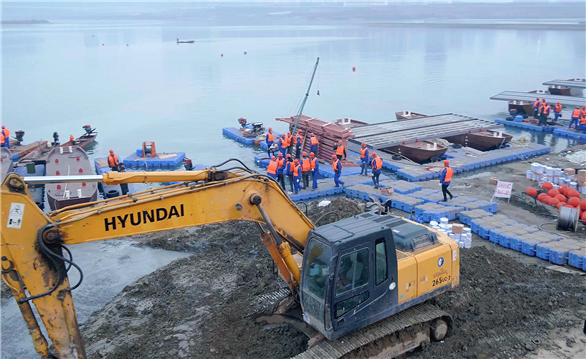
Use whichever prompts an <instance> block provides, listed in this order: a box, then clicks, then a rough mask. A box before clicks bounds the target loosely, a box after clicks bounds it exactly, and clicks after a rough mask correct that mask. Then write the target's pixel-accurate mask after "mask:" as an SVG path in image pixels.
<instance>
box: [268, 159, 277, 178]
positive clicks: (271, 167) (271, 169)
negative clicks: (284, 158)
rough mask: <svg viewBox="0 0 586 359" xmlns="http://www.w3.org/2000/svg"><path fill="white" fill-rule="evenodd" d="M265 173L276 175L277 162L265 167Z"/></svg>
mask: <svg viewBox="0 0 586 359" xmlns="http://www.w3.org/2000/svg"><path fill="white" fill-rule="evenodd" d="M267 173H270V174H272V175H274V174H277V161H271V162H269V166H268V167H267Z"/></svg>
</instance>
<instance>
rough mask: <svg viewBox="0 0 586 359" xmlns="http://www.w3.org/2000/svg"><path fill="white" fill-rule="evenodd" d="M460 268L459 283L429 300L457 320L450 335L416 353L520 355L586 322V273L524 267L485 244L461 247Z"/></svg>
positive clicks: (429, 355)
mask: <svg viewBox="0 0 586 359" xmlns="http://www.w3.org/2000/svg"><path fill="white" fill-rule="evenodd" d="M460 268H461V269H460V270H461V276H460V286H459V287H458V288H457V289H455V290H454V291H451V292H449V293H446V294H443V295H441V296H439V297H437V298H435V299H432V301H431V302H432V303H435V304H436V305H438V306H439V307H441V308H442V309H444V310H445V311H447V312H448V313H450V315H451V316H452V318H453V319H454V328H453V331H452V333H451V335H450V337H449V338H447V339H446V340H445V341H444V342H441V343H433V344H431V345H430V346H429V347H428V348H426V350H425V351H423V352H420V353H415V355H414V356H416V357H421V358H519V357H523V356H525V355H527V354H528V353H531V352H534V351H536V350H537V349H540V348H543V347H545V348H547V347H548V346H550V345H551V343H552V336H559V335H562V336H563V335H565V334H564V333H565V331H567V330H568V329H570V328H576V327H579V326H581V324H583V323H584V319H585V318H586V278H585V277H584V276H579V275H571V274H566V273H560V272H557V271H552V270H547V269H544V268H543V267H539V266H536V265H525V264H522V263H519V262H518V261H516V260H515V259H513V258H511V257H509V256H507V255H503V254H500V253H496V252H494V251H491V250H489V249H487V248H484V247H475V248H472V249H466V250H462V251H461V262H460ZM554 331H556V332H557V333H556V332H554ZM581 345H583V343H582V344H581Z"/></svg>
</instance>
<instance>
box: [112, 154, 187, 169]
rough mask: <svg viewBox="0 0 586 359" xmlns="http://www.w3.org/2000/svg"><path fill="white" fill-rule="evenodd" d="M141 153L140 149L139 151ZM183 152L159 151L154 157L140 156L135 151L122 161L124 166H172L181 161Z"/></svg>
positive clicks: (152, 167) (148, 167)
mask: <svg viewBox="0 0 586 359" xmlns="http://www.w3.org/2000/svg"><path fill="white" fill-rule="evenodd" d="M141 154H142V151H141ZM173 154H174V155H175V156H172V157H169V158H160V157H159V156H161V155H173ZM184 158H185V152H169V153H160V154H158V155H157V156H156V157H144V158H143V157H140V156H139V155H137V154H136V153H133V154H131V155H130V156H128V157H126V158H125V159H124V160H123V162H124V166H126V168H146V169H157V168H174V167H177V166H179V165H181V164H182V163H183V159H184Z"/></svg>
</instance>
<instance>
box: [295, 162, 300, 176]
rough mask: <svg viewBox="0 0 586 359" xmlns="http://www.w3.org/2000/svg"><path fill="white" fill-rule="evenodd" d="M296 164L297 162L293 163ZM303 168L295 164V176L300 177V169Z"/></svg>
mask: <svg viewBox="0 0 586 359" xmlns="http://www.w3.org/2000/svg"><path fill="white" fill-rule="evenodd" d="M293 165H294V166H295V164H293ZM300 168H301V166H300V165H297V166H295V168H293V177H299V169H300Z"/></svg>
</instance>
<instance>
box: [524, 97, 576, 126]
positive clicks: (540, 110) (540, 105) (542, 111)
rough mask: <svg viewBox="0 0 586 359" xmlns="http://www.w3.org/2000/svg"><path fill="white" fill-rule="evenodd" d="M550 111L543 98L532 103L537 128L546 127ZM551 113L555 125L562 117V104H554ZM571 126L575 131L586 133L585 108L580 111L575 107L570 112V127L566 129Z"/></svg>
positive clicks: (550, 108)
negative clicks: (537, 120) (552, 113)
mask: <svg viewBox="0 0 586 359" xmlns="http://www.w3.org/2000/svg"><path fill="white" fill-rule="evenodd" d="M551 110H552V107H551V106H550V105H549V104H548V103H547V101H545V99H544V98H543V99H541V101H540V100H539V97H538V98H537V99H536V101H535V102H534V103H533V117H534V118H536V119H537V118H539V122H538V125H539V126H542V125H543V126H547V118H548V116H549V113H550V112H551ZM553 112H554V119H553V123H554V124H555V123H556V122H557V120H558V118H560V117H561V115H562V104H561V103H559V102H558V103H556V104H555V106H554V107H553ZM572 125H574V129H576V130H581V131H586V106H584V107H582V110H580V106H576V108H575V109H574V110H573V111H572V116H571V120H570V125H569V126H568V128H572Z"/></svg>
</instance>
